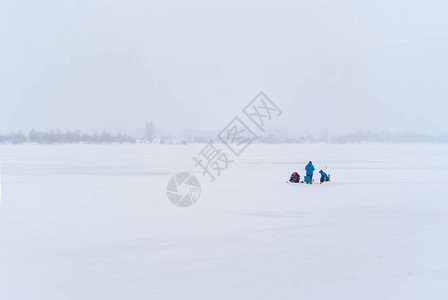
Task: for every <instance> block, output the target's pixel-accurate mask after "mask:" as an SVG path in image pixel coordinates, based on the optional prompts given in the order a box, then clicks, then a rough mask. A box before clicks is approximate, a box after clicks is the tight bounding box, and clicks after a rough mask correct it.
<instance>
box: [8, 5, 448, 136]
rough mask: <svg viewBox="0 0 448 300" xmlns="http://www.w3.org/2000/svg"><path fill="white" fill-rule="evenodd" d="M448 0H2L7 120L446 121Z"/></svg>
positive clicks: (94, 124)
mask: <svg viewBox="0 0 448 300" xmlns="http://www.w3.org/2000/svg"><path fill="white" fill-rule="evenodd" d="M447 15H448V4H447V3H446V2H444V1H431V0H430V1H413V0H400V1H384V0H380V1H356V0H352V1H293V0H289V1H283V0H282V1H242V0H238V1H236V0H227V1H206V0H204V1H199V0H190V1H183V0H174V1H158V2H155V1H143V0H141V1H113V0H111V1H109V0H101V1H99V0H96V1H84V0H73V1H67V0H52V1H2V0H0V101H1V107H0V111H1V114H0V132H8V131H11V130H24V131H28V130H29V129H31V128H33V127H34V128H37V129H41V130H47V129H50V128H55V129H56V128H61V129H67V128H71V129H81V130H85V131H90V130H102V129H105V130H111V131H122V132H127V133H129V132H130V133H138V132H140V131H141V130H142V128H143V125H144V123H145V122H146V121H152V122H154V123H155V125H156V126H157V127H163V128H166V129H168V130H172V131H176V130H180V129H181V128H185V127H187V128H194V129H204V130H215V129H216V130H217V131H218V130H219V129H221V128H222V127H223V126H225V125H226V124H227V123H228V122H229V121H230V120H231V119H232V118H233V117H234V116H235V115H236V114H237V113H238V112H239V111H240V110H241V109H242V108H243V107H244V106H245V105H246V104H247V103H248V102H249V101H250V100H252V98H253V97H254V96H255V95H256V94H257V93H258V92H259V91H264V92H265V93H266V94H267V95H268V96H269V97H270V98H271V99H272V100H273V101H274V102H275V103H276V104H277V105H278V106H279V107H280V108H281V109H282V110H283V112H284V113H283V115H282V116H281V118H280V119H279V120H278V121H276V123H275V126H277V127H280V128H285V129H287V130H288V132H289V133H291V134H294V133H300V134H302V133H304V132H311V133H319V132H322V131H324V130H329V131H330V133H336V134H338V133H347V132H353V131H358V130H364V129H371V130H378V131H382V130H389V131H391V132H393V131H402V130H407V131H414V132H419V133H431V134H438V133H443V132H448V122H447V120H446V115H447V112H448V101H447V100H448V99H447V96H448V88H447V77H448V76H447V75H448V59H447V53H448V21H447V19H448V18H446V16H447Z"/></svg>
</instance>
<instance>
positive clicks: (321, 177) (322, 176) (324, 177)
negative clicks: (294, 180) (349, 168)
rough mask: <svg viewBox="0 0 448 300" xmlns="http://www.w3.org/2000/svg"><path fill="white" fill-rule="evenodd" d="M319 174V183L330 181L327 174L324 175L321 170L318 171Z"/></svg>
mask: <svg viewBox="0 0 448 300" xmlns="http://www.w3.org/2000/svg"><path fill="white" fill-rule="evenodd" d="M319 173H320V183H322V182H326V181H330V178H329V177H328V175H327V173H325V172H324V171H322V170H320V171H319Z"/></svg>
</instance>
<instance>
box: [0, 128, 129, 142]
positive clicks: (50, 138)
mask: <svg viewBox="0 0 448 300" xmlns="http://www.w3.org/2000/svg"><path fill="white" fill-rule="evenodd" d="M26 142H31V143H39V144H62V143H69V144H70V143H86V144H105V143H135V142H136V139H135V138H133V137H131V136H127V135H123V134H120V133H119V134H116V135H113V134H110V133H107V132H104V131H103V132H101V133H97V132H95V133H94V134H90V135H89V134H86V133H82V132H81V131H79V130H74V131H71V130H67V131H61V130H56V131H53V130H50V131H37V130H35V129H32V130H31V131H30V132H29V133H28V134H25V133H23V132H21V131H18V132H14V133H10V134H1V133H0V143H12V144H20V143H26Z"/></svg>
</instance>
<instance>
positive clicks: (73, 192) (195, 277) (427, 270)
mask: <svg viewBox="0 0 448 300" xmlns="http://www.w3.org/2000/svg"><path fill="white" fill-rule="evenodd" d="M203 147H204V145H187V146H183V145H144V144H137V145H51V146H50V145H0V159H1V168H2V169H1V172H2V186H1V187H2V195H1V196H2V198H1V204H0V298H1V299H8V300H15V299H24V300H25V299H26V300H29V299H32V300H36V299H39V300H40V299H42V300H49V299H58V300H59V299H92V300H97V299H322V300H324V299H325V300H327V299H356V300H359V299H364V300H365V299H381V300H385V299H393V300H397V299H406V300H408V299H446V297H447V295H448V258H447V253H448V172H447V171H448V146H447V145H426V144H425V145H423V144H422V145H413V144H409V145H407V144H399V145H391V144H352V145H325V144H303V145H261V144H256V145H251V146H250V147H249V148H248V149H247V150H246V151H245V152H244V153H243V154H242V157H241V158H234V157H231V158H232V159H234V160H235V161H234V162H233V163H231V164H230V165H229V168H228V169H227V170H224V171H223V172H222V174H221V177H219V178H217V180H216V182H214V183H210V180H209V178H208V177H206V176H202V174H201V172H200V169H198V168H197V167H194V161H193V159H192V157H193V156H195V155H197V154H198V152H199V151H200V150H201V149H202V148H203ZM309 160H312V161H313V163H314V164H315V166H316V169H317V170H319V169H325V170H326V171H327V172H328V173H330V174H331V179H332V182H330V183H327V184H323V185H320V184H313V185H311V186H310V185H305V184H287V183H286V181H287V180H288V178H289V176H290V174H291V173H292V172H293V171H298V172H299V174H300V175H301V176H303V174H304V167H305V164H306V163H307V162H308V161H309ZM183 171H187V172H192V173H193V174H195V175H196V176H197V178H198V179H199V180H200V181H201V185H202V193H201V196H200V198H199V200H198V201H197V203H195V204H194V205H193V206H191V207H188V208H179V207H176V206H174V205H173V204H172V203H171V202H170V201H169V200H168V199H167V196H166V193H165V189H166V185H167V182H168V180H169V179H170V178H171V177H172V175H174V174H175V173H177V172H183ZM315 176H316V177H318V176H317V173H315Z"/></svg>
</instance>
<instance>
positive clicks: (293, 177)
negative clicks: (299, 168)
mask: <svg viewBox="0 0 448 300" xmlns="http://www.w3.org/2000/svg"><path fill="white" fill-rule="evenodd" d="M289 182H293V183H299V182H300V175H299V174H298V173H297V172H294V173H292V174H291V178H289Z"/></svg>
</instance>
